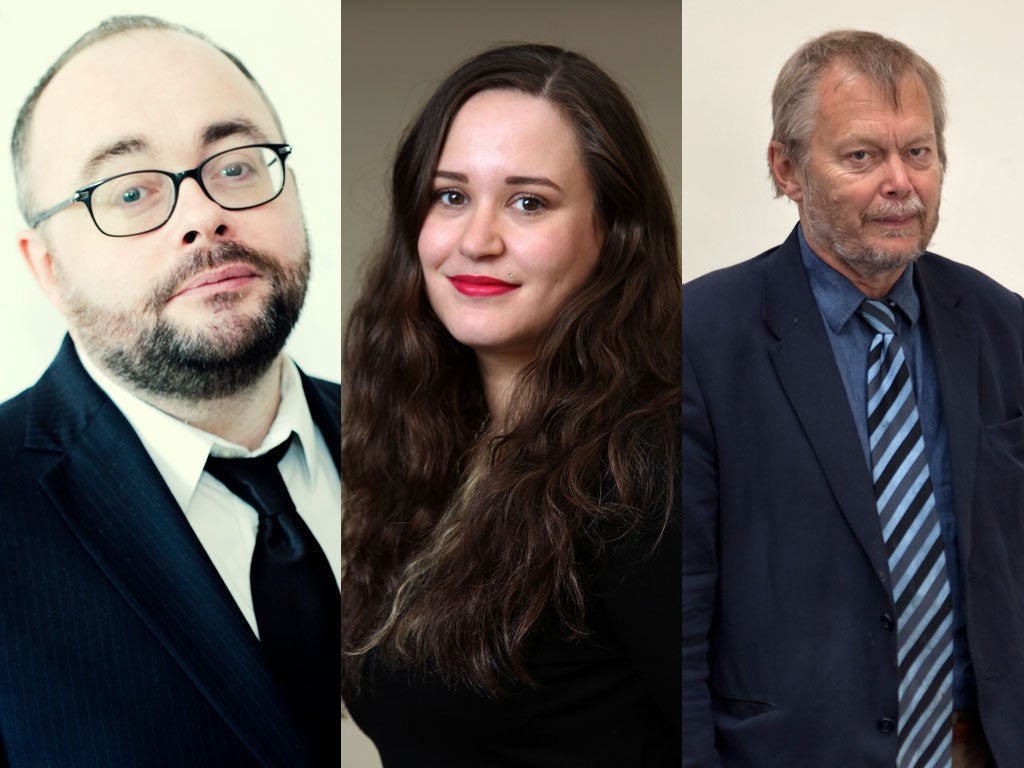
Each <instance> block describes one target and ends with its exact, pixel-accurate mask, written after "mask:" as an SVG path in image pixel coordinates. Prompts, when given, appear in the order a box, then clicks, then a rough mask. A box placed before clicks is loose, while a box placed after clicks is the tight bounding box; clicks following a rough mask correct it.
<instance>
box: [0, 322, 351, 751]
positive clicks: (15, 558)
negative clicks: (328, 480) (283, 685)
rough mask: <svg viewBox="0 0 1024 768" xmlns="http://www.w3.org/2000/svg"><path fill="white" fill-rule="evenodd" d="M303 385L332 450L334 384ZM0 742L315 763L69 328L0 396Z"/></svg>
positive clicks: (229, 602) (336, 438) (248, 635)
mask: <svg viewBox="0 0 1024 768" xmlns="http://www.w3.org/2000/svg"><path fill="white" fill-rule="evenodd" d="M303 386H304V389H305V394H306V399H307V401H308V403H309V408H310V411H311V412H312V415H313V419H314V421H315V422H316V424H317V426H318V428H319V429H320V430H321V432H322V434H323V435H324V438H325V439H326V441H327V445H328V446H330V447H331V450H332V453H333V457H334V461H335V463H337V462H338V459H339V456H338V452H339V449H340V442H341V440H340V429H341V427H340V390H339V388H338V385H336V384H330V383H328V382H323V381H316V380H312V379H309V378H306V377H303ZM339 726H340V724H339ZM0 740H2V750H0V766H8V765H9V766H11V768H22V767H25V768H29V767H31V768H38V766H54V767H57V766H61V767H63V766H82V768H86V767H88V768H95V767H96V766H119V767H124V768H128V767H130V766H139V767H140V768H141V767H142V766H146V767H147V768H158V767H160V766H166V767H167V768H185V767H186V766H187V767H189V768H192V767H194V766H217V767H218V768H234V767H235V766H265V767H269V766H279V767H280V768H292V767H293V766H312V765H313V764H314V761H313V759H312V758H311V757H310V755H309V754H307V752H306V750H305V747H303V745H302V744H301V743H300V738H299V735H298V730H297V728H296V725H295V724H294V723H293V722H292V721H291V720H290V718H289V715H288V713H287V712H286V711H285V705H284V703H283V700H282V698H281V696H280V694H279V693H278V691H277V690H276V689H275V687H274V683H273V682H272V680H271V677H270V674H269V672H268V671H267V669H266V668H265V666H264V664H263V662H262V661H261V659H260V655H259V646H258V641H257V639H256V637H255V635H254V634H253V632H252V630H251V629H250V627H249V625H248V624H247V623H246V621H245V619H244V618H243V616H242V614H241V612H240V611H239V609H238V607H237V605H236V604H235V602H234V600H233V599H232V597H231V595H230V593H229V592H228V590H227V587H225V586H224V583H223V581H221V578H220V576H219V575H218V574H217V571H216V569H215V568H214V566H213V564H212V563H211V562H210V559H209V558H208V557H207V555H206V553H205V551H204V550H203V547H202V545H201V544H200V543H199V540H198V539H197V538H196V536H195V534H194V533H193V531H192V529H191V527H190V526H189V524H188V522H187V521H186V520H185V517H184V515H183V514H182V513H181V510H180V508H179V507H178V506H177V503H176V502H175V500H174V498H173V497H172V495H171V493H170V491H169V490H168V488H167V486H166V484H165V483H164V481H163V479H162V478H161V476H160V473H159V472H158V471H157V469H156V467H155V466H154V464H153V462H152V461H151V460H150V458H149V456H148V454H147V453H146V451H145V450H144V448H143V446H142V443H141V442H140V441H139V439H138V437H137V436H136V434H135V432H134V431H133V430H132V428H131V427H130V426H129V424H128V422H127V421H126V420H125V418H124V416H123V415H122V414H121V412H120V411H119V410H118V409H117V408H116V407H115V406H114V404H113V403H112V402H111V401H110V399H109V398H108V397H107V396H106V395H105V394H104V393H103V392H102V390H100V389H99V388H98V387H97V386H96V384H95V383H94V382H93V381H92V379H90V378H89V376H88V375H87V374H86V372H85V370H84V369H83V368H82V366H81V363H80V362H79V360H78V356H77V354H76V353H75V349H74V345H73V344H72V343H71V341H70V339H65V341H64V345H63V347H62V348H61V350H60V353H59V354H58V356H57V358H56V359H55V360H54V362H53V364H52V365H51V366H50V368H49V369H48V370H47V371H46V373H45V374H44V375H43V377H42V378H41V379H40V380H39V382H38V383H37V384H36V385H35V386H34V387H32V388H31V389H29V390H27V391H26V392H24V393H22V394H21V395H19V396H17V397H16V398H14V399H13V400H10V401H8V402H7V403H4V404H3V405H2V406H0Z"/></svg>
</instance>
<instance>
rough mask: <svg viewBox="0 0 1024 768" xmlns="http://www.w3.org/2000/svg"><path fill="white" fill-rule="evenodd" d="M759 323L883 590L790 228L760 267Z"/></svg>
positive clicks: (870, 505)
mask: <svg viewBox="0 0 1024 768" xmlns="http://www.w3.org/2000/svg"><path fill="white" fill-rule="evenodd" d="M764 320H765V323H766V325H767V326H768V329H769V330H770V331H771V332H772V333H773V334H774V335H775V336H776V337H777V339H778V341H776V342H775V343H774V344H773V345H771V347H770V348H769V352H770V353H771V356H772V360H773V362H774V365H775V370H776V373H777V374H778V376H779V380H780V382H781V383H782V387H783V389H784V390H785V391H786V396H787V397H788V398H789V401H790V404H791V405H792V406H793V410H794V411H795V412H796V415H797V418H798V419H799V420H800V424H801V426H802V427H803V429H804V432H805V433H806V435H807V439H808V441H809V442H810V444H811V447H812V448H813V450H814V453H815V455H816V456H817V458H818V462H819V463H820V465H821V469H822V471H823V472H824V474H825V478H826V479H827V481H828V483H829V486H830V487H831V488H832V493H833V494H834V496H835V499H836V502H837V503H838V505H839V508H840V509H841V510H842V512H843V515H844V517H845V518H846V522H847V524H848V525H849V527H850V529H851V530H852V531H853V534H854V536H856V538H857V540H858V541H859V542H860V544H861V546H862V547H863V549H864V551H865V553H866V554H867V556H868V559H869V560H870V561H871V566H872V569H873V570H874V571H875V573H876V574H878V577H879V579H880V580H881V581H882V583H883V585H884V586H885V587H886V589H889V588H890V587H889V566H888V561H887V559H886V554H885V545H884V543H883V541H882V531H881V526H880V524H879V521H878V514H877V512H876V510H875V497H874V493H873V491H872V487H871V475H870V472H869V470H868V467H867V464H866V462H865V461H864V452H863V450H862V448H861V443H860V436H859V435H858V434H857V427H856V424H854V421H853V414H851V413H850V409H849V407H848V405H847V403H848V399H847V396H846V389H845V388H844V387H843V382H842V378H841V377H840V374H839V369H838V367H837V366H836V361H835V356H834V354H833V352H832V346H831V344H830V343H829V340H828V336H827V334H826V331H825V326H824V321H823V320H822V318H821V313H820V312H819V310H818V305H817V304H816V303H815V301H814V295H813V294H812V293H811V288H810V285H809V283H808V280H807V273H806V271H805V270H804V267H803V264H802V263H801V258H800V247H799V241H798V240H797V236H796V230H795V229H794V231H793V233H792V234H791V235H790V237H789V238H788V239H787V240H786V242H785V243H784V244H783V245H782V246H781V247H780V248H779V249H778V251H776V252H775V253H774V254H773V255H772V256H771V257H770V258H769V259H768V260H767V261H766V266H765V303H764Z"/></svg>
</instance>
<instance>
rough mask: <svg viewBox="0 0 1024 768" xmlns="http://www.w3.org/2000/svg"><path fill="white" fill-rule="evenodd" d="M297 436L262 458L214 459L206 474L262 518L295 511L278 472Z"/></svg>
mask: <svg viewBox="0 0 1024 768" xmlns="http://www.w3.org/2000/svg"><path fill="white" fill-rule="evenodd" d="M293 435H294V433H292V435H289V436H288V439H287V440H285V441H284V442H283V443H281V444H280V445H278V446H275V447H274V448H271V449H270V450H269V451H267V452H266V453H264V454H261V455H259V456H252V457H250V458H244V459H227V458H222V457H219V456H211V457H209V458H208V459H207V460H206V471H207V472H209V473H210V474H211V475H213V476H214V477H216V478H217V479H218V480H220V481H221V482H222V483H223V484H224V485H225V486H226V487H227V489H228V490H229V491H231V492H232V493H233V494H235V495H236V496H238V498H240V499H242V500H243V501H245V502H246V503H247V504H249V506H251V507H252V508H253V509H255V510H256V512H257V513H258V514H259V515H260V517H263V516H264V515H277V514H279V513H281V512H283V511H286V510H287V511H289V512H291V511H294V509H295V505H294V504H293V503H292V499H291V496H290V495H289V494H288V489H287V487H286V486H285V484H284V481H282V480H281V476H280V473H279V472H278V469H277V465H278V463H279V462H280V461H281V459H282V458H283V457H284V455H285V454H286V453H287V452H288V447H289V446H290V445H291V441H292V436H293Z"/></svg>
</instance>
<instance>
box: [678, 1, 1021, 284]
mask: <svg viewBox="0 0 1024 768" xmlns="http://www.w3.org/2000/svg"><path fill="white" fill-rule="evenodd" d="M1021 22H1024V6H1021V5H1020V4H1019V3H1014V2H1010V0H1006V1H1005V2H1004V1H1003V0H977V1H976V2H971V3H957V2H953V1H952V0H905V1H904V2H900V3H893V2H889V0H859V2H856V3H821V2H816V1H815V0H775V1H774V2H772V3H770V4H764V3H759V2H755V1H754V0H719V1H718V2H714V3H712V2H702V1H700V0H684V2H683V158H682V164H683V165H682V167H683V188H682V245H683V278H684V280H689V279H692V278H694V277H696V276H698V275H701V274H703V273H705V272H708V271H709V270H712V269H715V268H718V267H723V266H727V265H729V264H734V263H736V262H738V261H742V260H745V259H748V258H751V257H753V256H755V255H756V254H758V253H760V252H762V251H763V250H765V249H767V248H769V247H772V246H775V245H778V244H779V243H781V242H782V241H783V240H784V239H785V238H786V236H787V235H788V234H789V231H790V229H791V228H792V227H793V225H794V224H795V223H796V220H797V211H796V205H795V204H794V203H792V202H790V201H789V200H787V199H785V198H780V199H778V200H776V199H773V197H772V186H771V182H770V181H769V180H768V167H767V164H766V160H765V152H766V149H767V147H768V140H769V138H770V134H771V90H772V86H773V85H774V82H775V77H776V75H777V74H778V71H779V69H780V68H781V67H782V65H783V63H784V62H785V61H786V59H787V58H788V57H789V55H790V54H791V53H793V52H794V51H795V50H796V49H797V48H798V47H799V46H800V45H801V44H802V43H804V42H806V41H807V40H809V39H810V38H812V37H815V36H817V35H819V34H821V33H823V32H826V31H828V30H831V29H839V28H858V29H867V30H871V31H874V32H879V33H882V34H884V35H887V36H889V37H894V38H896V39H898V40H901V41H902V42H904V43H906V44H907V45H909V46H910V47H911V48H913V49H914V50H915V51H917V52H918V53H919V54H921V55H922V56H923V57H924V58H925V59H927V60H928V61H929V62H931V63H932V65H933V66H935V68H936V69H938V71H939V74H940V75H941V76H942V78H943V80H944V81H945V85H946V100H947V107H948V112H949V121H948V123H947V128H946V145H947V149H948V152H949V168H948V172H947V174H946V178H945V186H944V188H943V194H942V209H941V220H940V224H939V228H938V230H937V231H936V233H935V238H934V239H933V241H932V245H931V250H933V251H935V252H937V253H940V254H942V255H943V256H948V257H949V258H951V259H954V260H956V261H959V262H962V263H965V264H969V265H970V266H973V267H976V268H977V269H980V270H982V271H983V272H986V273H987V274H989V275H990V276H992V277H993V278H995V279H996V280H998V281H999V282H1001V283H1003V284H1004V285H1006V286H1007V287H1008V288H1011V289H1012V290H1014V291H1017V292H1018V293H1024V249H1022V247H1021V244H1020V241H1019V238H1018V235H1017V225H1018V224H1019V223H1020V222H1021V220H1022V217H1021V203H1022V201H1024V188H1022V184H1021V180H1022V179H1024V153H1022V152H1021V150H1020V147H1021V137H1022V136H1024V100H1022V99H1021V93H1022V90H1024V46H1022V45H1021V42H1020V28H1021Z"/></svg>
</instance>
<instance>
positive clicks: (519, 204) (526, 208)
mask: <svg viewBox="0 0 1024 768" xmlns="http://www.w3.org/2000/svg"><path fill="white" fill-rule="evenodd" d="M512 205H513V206H514V207H516V208H518V209H519V210H520V211H522V212H523V213H539V212H540V211H542V210H544V201H543V200H541V199H540V198H539V197H533V196H532V195H523V196H522V197H518V198H516V199H515V200H514V201H513V203H512Z"/></svg>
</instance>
